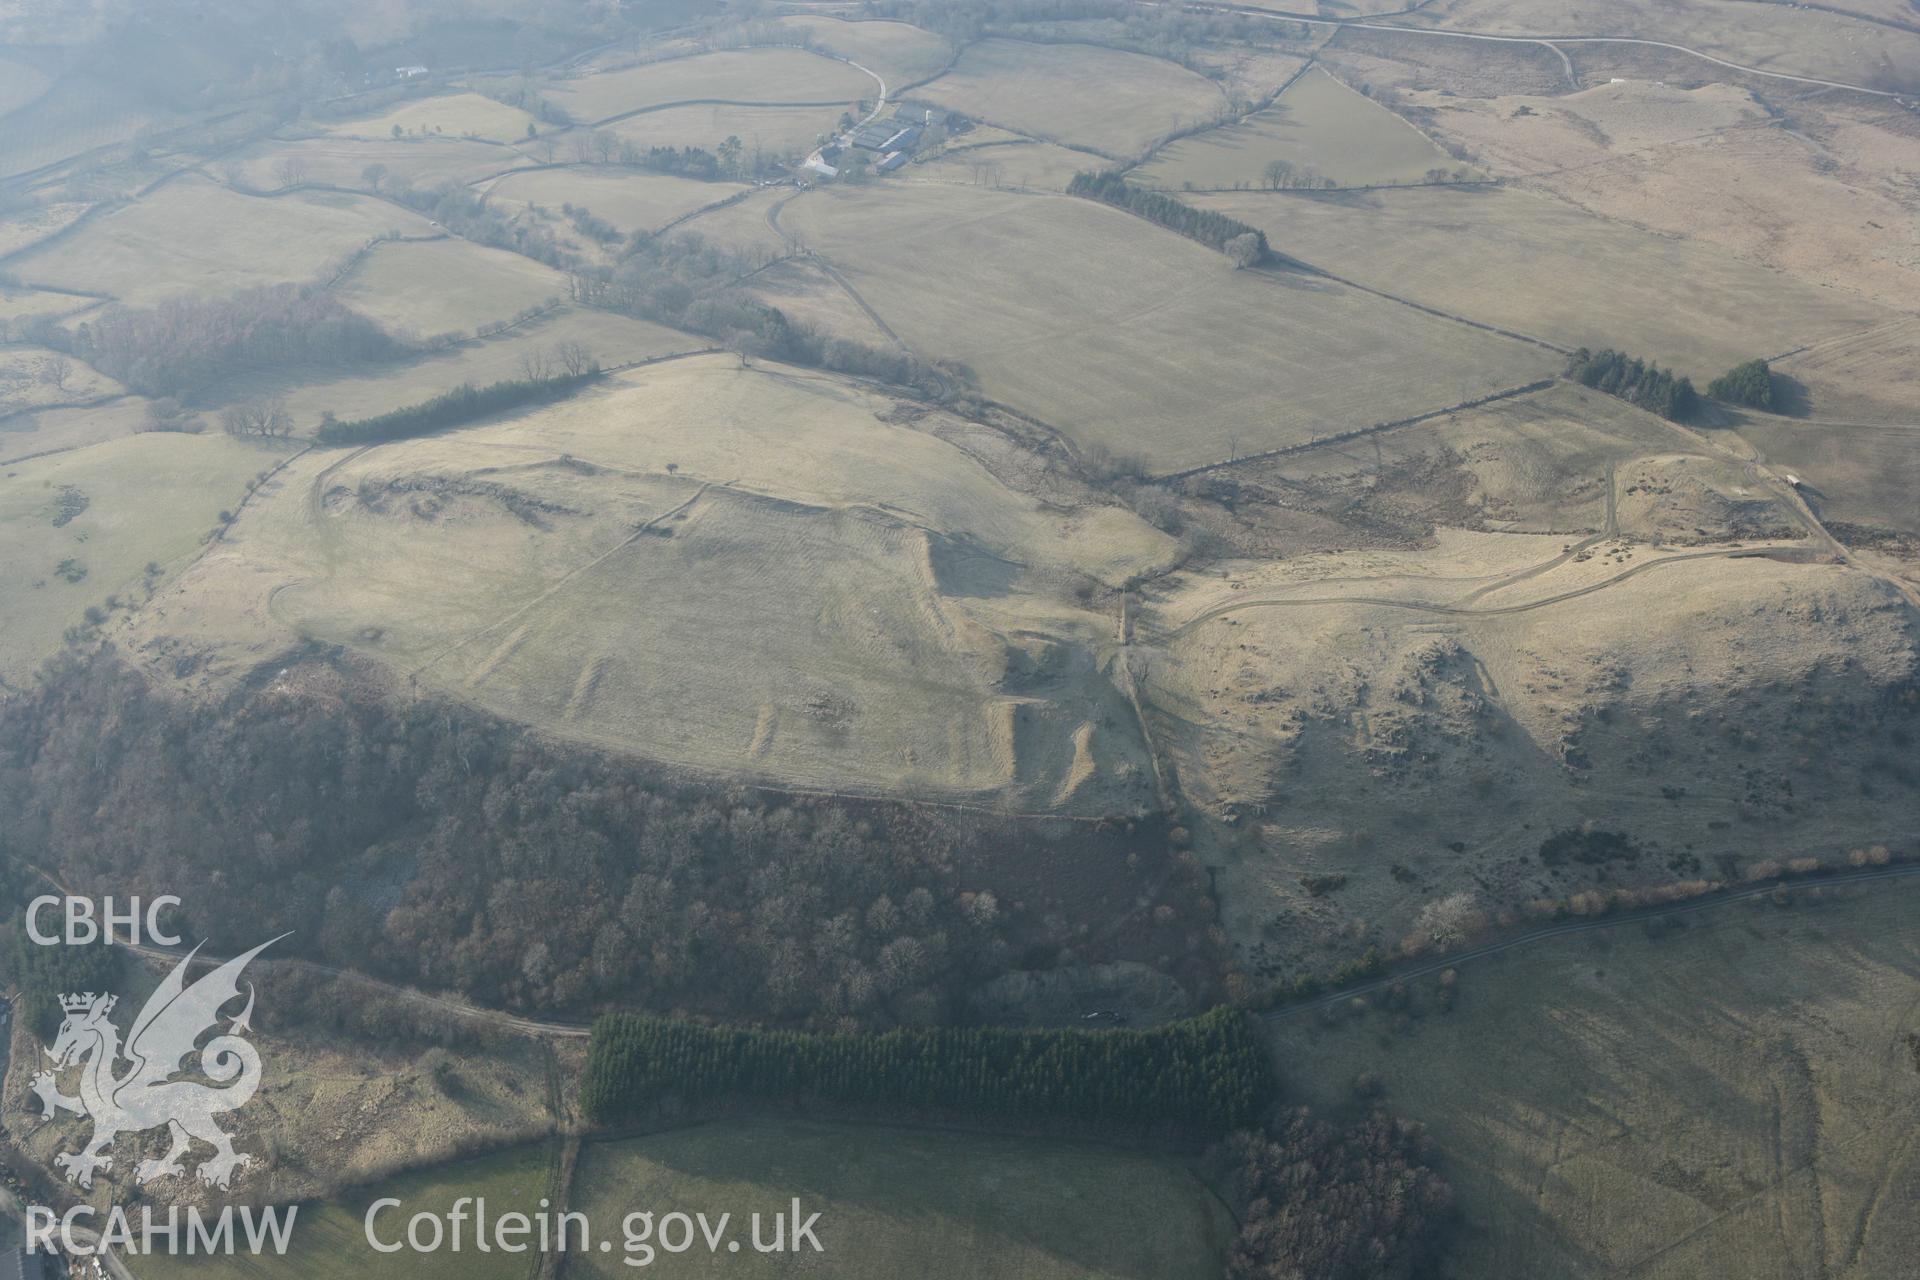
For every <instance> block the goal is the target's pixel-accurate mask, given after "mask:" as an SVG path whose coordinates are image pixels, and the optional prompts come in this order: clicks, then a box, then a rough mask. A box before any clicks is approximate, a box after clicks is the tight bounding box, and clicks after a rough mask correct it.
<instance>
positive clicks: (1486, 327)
mask: <svg viewBox="0 0 1920 1280" xmlns="http://www.w3.org/2000/svg"><path fill="white" fill-rule="evenodd" d="M1274 256H1276V257H1278V258H1279V259H1280V260H1281V261H1282V262H1283V263H1286V264H1288V265H1289V266H1291V267H1296V268H1298V269H1299V270H1301V271H1303V272H1305V273H1306V274H1308V275H1313V276H1319V277H1320V278H1321V279H1322V280H1331V281H1333V282H1334V283H1335V284H1339V285H1345V286H1346V287H1347V288H1349V289H1358V290H1359V291H1360V292H1361V293H1370V294H1372V295H1373V296H1374V297H1376V298H1379V299H1382V300H1383V301H1386V302H1393V303H1398V304H1399V305H1400V306H1403V307H1411V308H1413V309H1414V310H1415V311H1419V312H1423V313H1425V314H1426V315H1430V316H1433V317H1434V318H1435V319H1438V320H1451V321H1453V322H1454V323H1455V324H1464V325H1466V326H1468V327H1469V328H1473V329H1479V330H1481V331H1482V332H1483V333H1491V334H1496V335H1498V336H1500V337H1502V338H1511V339H1513V340H1514V341H1515V342H1524V343H1527V344H1528V345H1530V346H1535V347H1541V348H1543V349H1545V350H1547V351H1552V352H1554V353H1555V354H1557V355H1563V356H1570V355H1572V354H1573V349H1572V348H1571V347H1563V346H1561V345H1560V344H1559V343H1557V342H1549V341H1548V340H1547V339H1545V338H1536V337H1535V336H1533V335H1532V334H1530V333H1521V332H1520V331H1518V330H1517V329H1503V328H1501V327H1500V326H1499V325H1497V324H1488V323H1486V322H1485V321H1482V320H1475V319H1472V318H1471V317H1468V316H1463V315H1459V314H1458V313H1456V312H1452V311H1442V310H1441V309H1440V308H1439V307H1430V306H1428V305H1427V304H1426V303H1424V302H1415V301H1414V300H1413V299H1412V298H1403V297H1401V296H1400V295H1399V294H1397V293H1388V292H1387V291H1386V290H1384V289H1376V288H1374V287H1373V286H1372V285H1367V284H1361V283H1360V282H1359V281H1358V280H1349V279H1347V278H1346V277H1345V276H1337V275H1335V274H1334V273H1333V272H1331V271H1328V270H1327V269H1326V268H1325V267H1316V266H1314V265H1313V264H1312V263H1311V262H1307V261H1305V260H1304V259H1301V258H1296V257H1293V256H1292V255H1291V254H1286V253H1281V252H1280V251H1278V250H1275V251H1274ZM1253 270H1254V271H1255V272H1256V273H1257V274H1260V275H1264V276H1267V277H1269V278H1272V277H1273V276H1275V275H1277V274H1278V273H1277V272H1275V271H1274V269H1273V268H1271V267H1254V268H1253Z"/></svg>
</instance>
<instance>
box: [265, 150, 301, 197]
mask: <svg viewBox="0 0 1920 1280" xmlns="http://www.w3.org/2000/svg"><path fill="white" fill-rule="evenodd" d="M273 177H274V181H276V182H278V183H279V184H280V189H281V190H282V191H291V190H292V189H293V188H295V187H297V186H299V185H300V184H301V183H303V182H305V181H306V180H307V162H306V161H304V160H302V159H301V158H300V157H299V156H282V157H281V158H280V163H278V164H276V165H274V166H273Z"/></svg>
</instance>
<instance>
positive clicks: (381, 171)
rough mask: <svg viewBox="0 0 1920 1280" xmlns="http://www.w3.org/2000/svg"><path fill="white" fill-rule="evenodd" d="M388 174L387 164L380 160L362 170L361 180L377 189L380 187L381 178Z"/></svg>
mask: <svg viewBox="0 0 1920 1280" xmlns="http://www.w3.org/2000/svg"><path fill="white" fill-rule="evenodd" d="M386 176H387V166H385V165H383V164H380V163H378V162H376V163H374V164H370V165H368V166H367V167H366V168H364V169H362V170H361V171H360V180H361V181H362V182H365V183H366V184H367V185H368V186H369V187H371V188H373V189H374V190H375V191H378V190H379V189H380V183H381V180H382V179H384V178H385V177H386Z"/></svg>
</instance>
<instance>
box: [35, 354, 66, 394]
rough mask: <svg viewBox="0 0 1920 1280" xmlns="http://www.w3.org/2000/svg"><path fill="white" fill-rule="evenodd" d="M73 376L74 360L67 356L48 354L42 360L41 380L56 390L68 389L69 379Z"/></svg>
mask: <svg viewBox="0 0 1920 1280" xmlns="http://www.w3.org/2000/svg"><path fill="white" fill-rule="evenodd" d="M71 377H73V361H71V360H69V359H67V358H66V357H65V356H60V355H54V356H48V357H47V358H46V359H45V360H42V361H41V362H40V381H42V382H44V383H46V384H47V385H48V386H50V387H52V388H54V389H55V390H56V391H65V390H66V389H67V380H68V379H69V378H71Z"/></svg>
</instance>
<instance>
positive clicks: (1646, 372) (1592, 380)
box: [1567, 347, 1700, 422]
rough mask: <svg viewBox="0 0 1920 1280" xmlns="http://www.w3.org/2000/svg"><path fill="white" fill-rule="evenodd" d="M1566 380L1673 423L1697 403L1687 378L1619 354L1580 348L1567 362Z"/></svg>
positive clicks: (1617, 352) (1679, 419)
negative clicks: (1569, 379) (1618, 398)
mask: <svg viewBox="0 0 1920 1280" xmlns="http://www.w3.org/2000/svg"><path fill="white" fill-rule="evenodd" d="M1567 376H1568V377H1569V378H1572V379H1573V380H1574V381H1575V382H1578V383H1581V384H1582V385H1583V386H1589V387H1592V388H1594V389H1595V390H1596V391H1604V392H1606V393H1607V394H1608V395H1610V396H1618V397H1620V399H1622V400H1625V401H1627V402H1628V403H1629V404H1634V405H1638V406H1639V407H1640V408H1642V409H1645V410H1646V411H1647V412H1648V413H1657V414H1659V415H1660V416H1661V417H1663V418H1667V419H1669V420H1671V421H1674V422H1680V421H1683V420H1685V419H1686V418H1687V417H1689V416H1691V415H1692V413H1693V410H1694V407H1695V406H1696V405H1697V404H1698V403H1699V399H1700V397H1699V396H1698V394H1696V393H1695V391H1694V389H1693V383H1692V382H1690V381H1688V380H1687V379H1686V378H1676V377H1675V376H1674V375H1673V372H1672V371H1671V370H1668V369H1662V368H1661V367H1660V366H1659V365H1657V364H1650V363H1648V362H1647V361H1645V360H1640V359H1638V358H1636V357H1633V356H1629V355H1626V354H1625V353H1623V352H1619V351H1613V350H1606V351H1589V350H1587V349H1586V348H1585V347H1581V348H1580V349H1579V350H1578V351H1576V352H1574V353H1573V355H1572V356H1571V357H1569V358H1568V360H1567Z"/></svg>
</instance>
